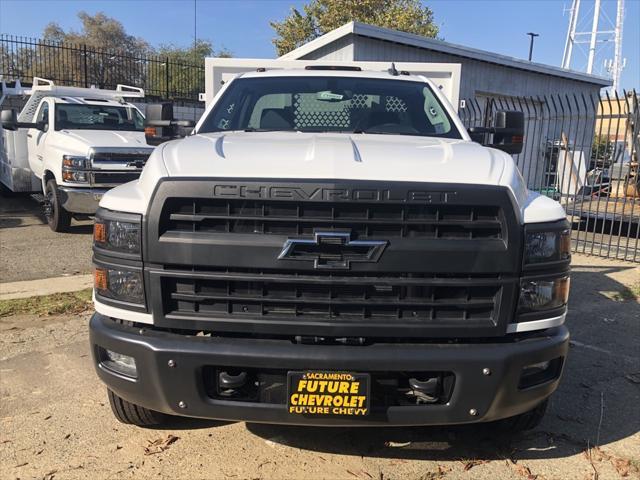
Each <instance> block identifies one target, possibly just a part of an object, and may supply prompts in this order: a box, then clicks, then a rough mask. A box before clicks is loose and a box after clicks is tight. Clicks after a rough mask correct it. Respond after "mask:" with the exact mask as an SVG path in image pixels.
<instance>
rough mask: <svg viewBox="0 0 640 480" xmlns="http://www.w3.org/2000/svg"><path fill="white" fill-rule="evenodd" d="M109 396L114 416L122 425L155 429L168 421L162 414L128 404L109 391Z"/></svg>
mask: <svg viewBox="0 0 640 480" xmlns="http://www.w3.org/2000/svg"><path fill="white" fill-rule="evenodd" d="M107 394H108V395H109V404H110V405H111V411H112V412H113V415H114V416H115V417H116V418H117V419H118V421H120V422H122V423H126V424H128V425H136V426H138V427H153V426H157V425H162V424H163V423H165V421H166V415H164V414H162V413H160V412H156V411H154V410H149V409H148V408H144V407H141V406H140V405H136V404H134V403H131V402H127V401H126V400H125V399H123V398H120V397H119V396H118V395H116V394H115V393H113V392H112V391H111V390H109V389H107Z"/></svg>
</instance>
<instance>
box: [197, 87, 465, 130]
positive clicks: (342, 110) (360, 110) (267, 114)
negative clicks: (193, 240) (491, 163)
mask: <svg viewBox="0 0 640 480" xmlns="http://www.w3.org/2000/svg"><path fill="white" fill-rule="evenodd" d="M231 130H245V131H297V132H339V133H371V134H374V133H375V134H395V135H421V136H429V137H447V138H462V137H461V136H460V133H459V132H458V130H457V128H456V127H455V125H454V124H453V121H452V120H451V118H450V117H449V114H448V113H447V111H446V109H445V108H444V107H443V105H442V104H441V103H440V101H439V100H438V98H437V97H436V96H435V94H434V93H433V91H432V90H431V87H430V86H429V85H428V84H426V83H422V82H414V81H407V80H393V79H388V80H387V79H375V78H357V77H271V78H240V79H238V80H235V81H233V83H232V84H231V85H229V87H228V89H227V90H226V91H225V93H224V94H223V96H222V98H221V99H220V100H219V101H218V102H217V103H216V105H215V106H214V108H213V109H212V110H211V111H210V112H209V115H208V116H207V118H206V119H205V120H204V122H203V124H202V126H201V127H200V129H199V130H198V133H205V132H222V131H231Z"/></svg>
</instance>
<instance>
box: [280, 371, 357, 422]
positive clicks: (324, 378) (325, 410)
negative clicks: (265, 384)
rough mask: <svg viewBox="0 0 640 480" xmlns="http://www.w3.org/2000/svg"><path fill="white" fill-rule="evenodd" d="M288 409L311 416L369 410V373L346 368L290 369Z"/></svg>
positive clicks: (296, 413)
mask: <svg viewBox="0 0 640 480" xmlns="http://www.w3.org/2000/svg"><path fill="white" fill-rule="evenodd" d="M287 377H288V378H287V379H288V390H289V391H288V395H287V398H288V401H287V407H288V409H289V413H291V414H294V415H311V416H324V415H326V416H350V417H359V416H364V415H368V414H369V374H367V373H345V372H313V371H311V372H310V371H306V372H289V373H288V375H287Z"/></svg>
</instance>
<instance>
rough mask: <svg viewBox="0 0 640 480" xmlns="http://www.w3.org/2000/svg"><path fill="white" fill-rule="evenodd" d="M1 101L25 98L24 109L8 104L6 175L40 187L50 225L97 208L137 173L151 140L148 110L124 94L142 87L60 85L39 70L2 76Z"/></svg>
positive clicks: (2, 171) (1, 152) (2, 157)
mask: <svg viewBox="0 0 640 480" xmlns="http://www.w3.org/2000/svg"><path fill="white" fill-rule="evenodd" d="M0 87H1V88H2V91H1V92H0V107H2V104H3V103H5V101H6V100H7V99H9V98H11V97H22V98H25V99H26V103H25V104H24V107H23V108H22V110H21V111H20V113H19V114H17V113H16V111H15V110H12V109H9V110H3V112H2V122H1V123H2V130H1V131H0V133H1V140H0V143H1V146H2V148H1V149H0V183H2V187H3V188H5V189H7V190H9V191H11V192H36V193H41V194H44V195H43V196H42V197H41V198H42V200H43V203H44V206H45V214H46V217H47V221H48V223H49V226H50V227H51V229H52V230H54V231H58V232H60V231H65V230H66V229H67V228H68V227H69V224H70V222H71V218H72V217H84V216H89V215H93V214H94V213H95V212H96V209H97V208H98V203H99V202H100V199H101V198H102V195H104V193H105V192H107V191H108V190H109V189H110V188H113V187H115V186H117V185H121V184H123V183H126V182H128V181H131V180H135V179H137V178H138V177H139V175H140V172H141V171H142V167H143V166H144V164H145V162H146V160H147V158H148V157H149V155H150V154H151V152H152V150H153V147H150V146H149V145H147V143H146V141H145V136H144V115H143V114H142V112H140V110H139V109H138V108H137V107H136V106H135V105H133V104H131V103H127V102H126V101H125V100H124V99H125V98H143V97H144V90H143V89H141V88H137V87H130V86H127V85H118V86H117V88H116V89H115V90H105V89H99V88H78V87H66V86H59V85H56V84H55V83H54V82H53V81H51V80H46V79H42V78H37V77H36V78H34V79H33V84H32V85H31V86H28V87H27V86H22V85H21V84H20V83H19V82H16V83H13V84H9V83H7V82H6V81H1V82H0Z"/></svg>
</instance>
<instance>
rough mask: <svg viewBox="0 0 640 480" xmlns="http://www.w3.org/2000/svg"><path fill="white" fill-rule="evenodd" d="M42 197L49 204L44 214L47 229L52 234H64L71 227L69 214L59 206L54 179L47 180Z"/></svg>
mask: <svg viewBox="0 0 640 480" xmlns="http://www.w3.org/2000/svg"><path fill="white" fill-rule="evenodd" d="M44 196H45V197H46V199H47V201H48V202H49V207H48V209H47V212H46V214H45V215H46V217H47V223H48V224H49V228H50V229H51V230H53V231H54V232H66V231H68V230H69V225H71V213H69V212H67V211H66V210H65V209H64V208H63V207H62V205H61V204H60V195H59V193H58V184H57V183H56V181H55V180H54V179H51V180H48V181H47V184H46V185H45V191H44Z"/></svg>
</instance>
